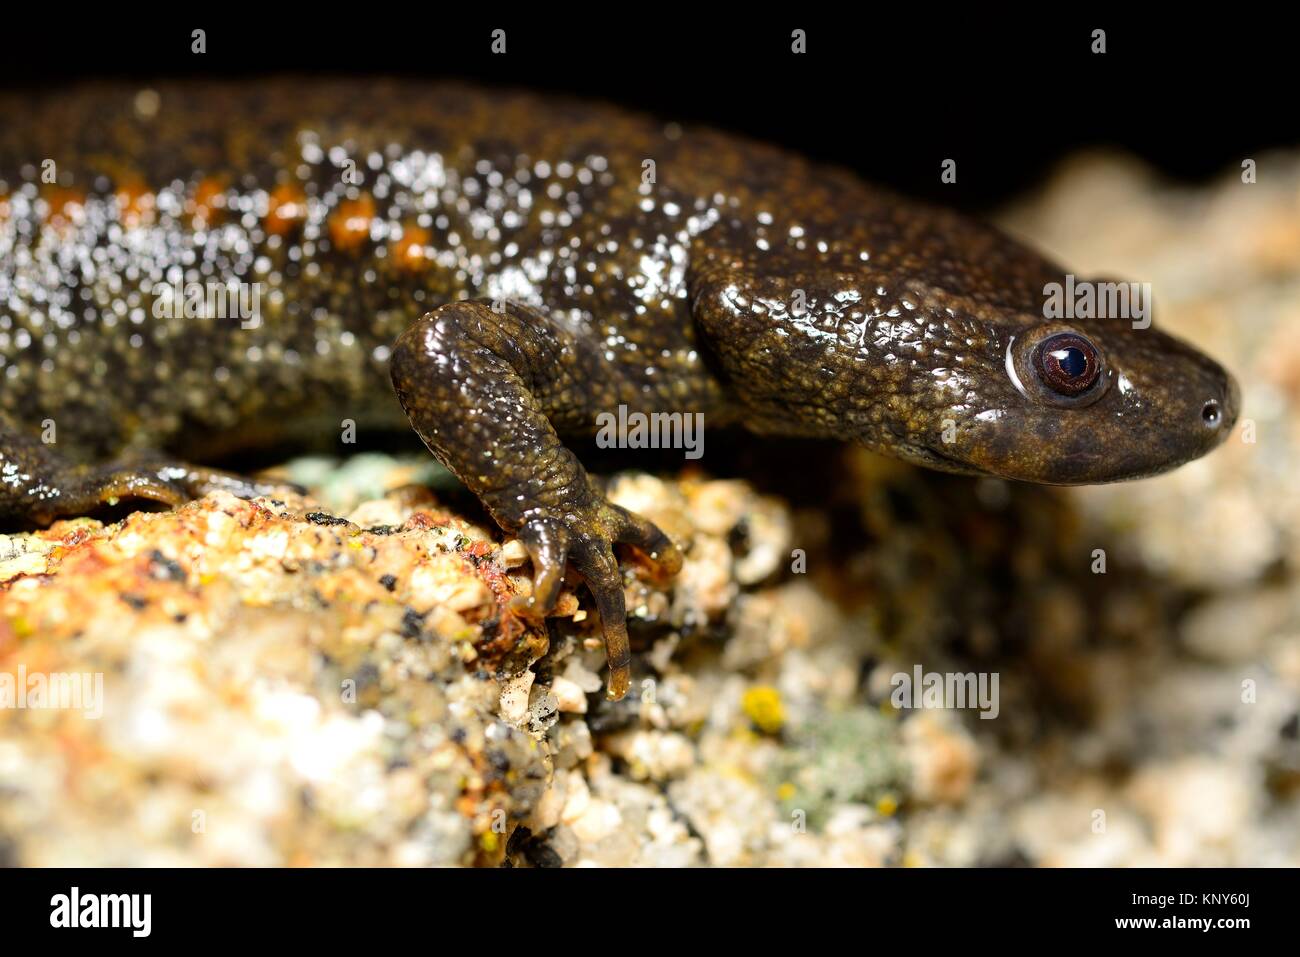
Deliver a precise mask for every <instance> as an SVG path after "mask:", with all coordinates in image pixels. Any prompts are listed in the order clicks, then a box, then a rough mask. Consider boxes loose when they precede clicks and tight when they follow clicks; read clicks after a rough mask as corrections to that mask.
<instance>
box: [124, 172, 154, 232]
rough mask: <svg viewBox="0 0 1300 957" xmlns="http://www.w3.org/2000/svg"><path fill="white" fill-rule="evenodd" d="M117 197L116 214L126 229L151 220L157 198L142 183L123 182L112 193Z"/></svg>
mask: <svg viewBox="0 0 1300 957" xmlns="http://www.w3.org/2000/svg"><path fill="white" fill-rule="evenodd" d="M114 195H115V196H116V198H117V209H118V216H119V217H120V218H121V220H122V225H124V226H126V227H127V228H128V229H130V228H132V227H135V226H140V225H143V224H145V223H151V222H153V216H154V211H155V209H156V208H157V200H156V199H155V197H154V194H153V193H152V191H150V190H149V189H146V188H145V186H144V184H143V183H140V182H138V181H132V182H129V183H123V184H122V185H121V186H119V187H118V188H117V191H116V193H115V194H114Z"/></svg>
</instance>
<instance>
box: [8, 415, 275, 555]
mask: <svg viewBox="0 0 1300 957" xmlns="http://www.w3.org/2000/svg"><path fill="white" fill-rule="evenodd" d="M284 487H285V486H283V485H275V484H271V483H266V482H258V481H256V480H254V479H246V478H242V477H240V476H238V475H232V474H230V473H228V472H221V471H218V470H217V469H210V468H205V467H203V466H197V465H190V464H188V463H185V462H180V461H177V460H175V459H172V458H169V457H167V456H164V455H161V454H158V453H146V452H139V453H135V454H131V455H127V456H124V457H122V458H119V459H116V460H114V461H111V462H104V463H95V464H87V463H78V462H74V461H72V460H70V459H67V458H65V457H64V456H63V455H61V454H59V453H58V452H57V451H56V450H55V448H54V447H53V446H51V445H46V444H45V443H43V442H41V441H39V440H38V439H36V438H33V437H32V436H30V435H27V434H26V433H24V432H21V431H19V430H18V429H16V428H14V427H13V426H12V425H8V424H6V423H5V422H0V528H4V529H8V528H13V527H19V526H40V525H48V524H49V523H50V522H52V521H54V520H55V519H56V518H71V517H74V516H79V515H87V514H89V513H90V512H92V511H94V510H95V509H96V508H98V507H100V506H102V505H109V504H113V503H114V502H117V501H119V500H122V501H148V502H158V503H159V504H162V505H169V506H173V507H174V506H178V505H182V504H184V503H185V502H188V501H189V500H190V499H195V498H199V497H201V496H203V495H205V494H206V493H208V492H211V491H215V490H217V489H222V490H224V491H227V492H230V493H232V494H234V495H238V496H239V497H241V498H253V497H254V496H257V495H269V494H273V493H274V492H275V491H276V490H277V489H282V488H284Z"/></svg>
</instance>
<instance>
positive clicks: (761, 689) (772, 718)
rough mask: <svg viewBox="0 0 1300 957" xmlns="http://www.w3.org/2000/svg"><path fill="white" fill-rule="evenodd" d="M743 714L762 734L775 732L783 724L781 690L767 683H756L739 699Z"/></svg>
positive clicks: (783, 709) (783, 712) (783, 713)
mask: <svg viewBox="0 0 1300 957" xmlns="http://www.w3.org/2000/svg"><path fill="white" fill-rule="evenodd" d="M741 707H742V708H744V709H745V714H746V715H747V716H748V717H749V720H750V721H752V722H753V723H754V726H755V727H757V728H758V729H759V730H760V731H762V732H763V733H764V734H777V733H778V732H780V730H781V728H783V727H784V726H785V708H784V707H783V706H782V704H781V692H779V691H777V690H776V689H775V688H773V687H770V686H769V685H758V686H756V687H753V688H750V689H749V690H748V691H746V692H745V696H744V698H742V699H741Z"/></svg>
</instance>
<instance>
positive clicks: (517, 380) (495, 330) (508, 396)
mask: <svg viewBox="0 0 1300 957" xmlns="http://www.w3.org/2000/svg"><path fill="white" fill-rule="evenodd" d="M390 369H391V372H392V377H393V386H394V388H395V389H396V390H397V396H398V398H399V399H400V400H401V403H402V408H403V409H405V410H406V414H407V417H408V418H410V420H411V424H412V426H413V427H414V428H415V431H416V432H417V433H419V435H420V438H421V439H423V440H424V443H425V445H427V446H428V447H429V449H430V451H432V452H433V454H434V455H436V456H437V457H438V459H439V460H440V461H441V462H442V463H443V465H445V466H446V467H447V468H448V469H449V470H450V471H451V472H452V473H453V474H455V475H456V477H457V478H459V479H460V480H461V481H462V482H464V483H465V485H466V486H467V487H468V488H469V489H470V491H472V492H473V493H474V494H475V495H477V496H478V497H479V498H480V499H482V501H483V503H484V505H486V506H487V509H488V511H489V512H491V514H492V517H493V518H495V519H496V521H497V523H498V524H500V525H501V527H502V528H504V529H506V530H507V531H510V532H516V533H518V535H519V537H520V538H521V539H522V541H523V543H524V546H525V547H526V548H527V549H528V552H529V555H530V557H531V558H532V560H533V568H534V586H533V594H532V596H531V598H527V599H520V600H518V601H516V602H515V603H514V607H515V610H516V611H520V612H522V613H524V614H534V615H539V616H540V615H545V614H546V613H547V612H549V611H550V610H551V608H552V606H553V605H554V603H555V599H556V597H557V595H558V594H559V590H560V585H561V583H562V581H563V578H564V572H565V567H566V563H567V565H569V566H571V567H572V568H574V569H575V570H576V571H577V572H578V573H579V574H581V575H582V577H583V579H584V580H585V581H586V583H587V587H588V588H589V589H590V590H591V594H592V597H593V598H594V599H595V601H596V608H597V610H598V611H599V612H600V620H601V628H602V630H603V632H604V639H605V654H606V658H607V660H608V662H609V680H608V685H607V687H608V695H609V697H610V698H612V699H618V698H621V697H623V695H624V694H625V693H626V692H627V687H628V683H629V678H630V674H631V672H630V661H631V654H630V651H629V648H628V637H627V615H626V609H625V607H624V598H623V580H622V576H621V575H620V573H619V567H618V562H617V560H616V559H615V557H614V552H613V546H614V545H616V544H620V543H624V544H629V545H632V546H634V547H636V548H638V549H640V550H642V551H644V552H645V553H646V555H647V557H648V558H650V560H651V561H653V562H655V563H656V564H658V565H659V567H660V568H661V569H663V570H664V571H665V572H668V573H672V572H675V571H676V570H677V569H679V568H680V567H681V562H682V556H681V553H680V552H679V551H678V550H677V547H676V546H675V545H674V544H673V543H672V542H671V541H670V540H669V539H668V537H667V536H666V535H664V533H663V532H661V531H660V530H659V529H658V528H656V527H655V526H654V525H653V524H652V523H650V522H648V521H646V520H645V519H643V518H640V517H638V516H635V515H632V514H630V513H629V512H627V511H625V510H624V509H621V508H619V507H617V506H615V505H611V504H610V503H609V502H607V501H606V500H605V496H604V494H603V493H602V492H601V490H600V489H598V488H597V487H596V485H595V484H594V483H593V482H592V480H591V478H590V477H589V476H588V475H587V473H586V471H585V470H584V469H583V467H582V465H581V463H579V461H578V459H577V458H576V457H575V456H574V454H573V453H572V452H571V451H569V449H568V448H566V447H565V445H564V443H563V442H562V441H561V440H560V438H559V435H558V433H557V428H559V429H560V430H561V431H565V432H566V433H573V434H582V433H587V434H592V433H594V432H595V417H596V415H597V413H599V412H602V411H608V410H611V409H614V408H617V406H618V404H619V403H620V402H627V403H629V404H630V403H632V402H638V401H639V402H644V401H645V396H644V394H643V393H640V392H638V391H637V390H636V389H634V388H631V387H630V386H629V384H628V383H627V382H626V381H624V380H622V379H621V378H620V373H619V371H618V370H617V369H616V368H613V367H612V364H611V363H609V362H608V361H607V360H606V359H605V358H604V357H603V356H602V355H601V353H600V343H598V342H597V343H592V342H587V341H584V340H582V339H581V338H579V337H578V336H575V335H573V334H572V333H571V332H569V331H568V330H567V329H564V328H561V327H560V326H558V325H557V324H555V323H552V322H551V321H550V320H549V319H548V318H546V317H545V316H543V315H541V314H539V313H537V312H534V311H533V310H530V309H527V308H525V307H523V306H520V305H517V304H514V303H509V304H507V305H506V306H505V308H504V309H503V310H502V311H500V312H496V311H494V310H493V309H492V308H491V306H490V305H489V303H488V302H486V301H479V300H474V301H466V302H454V303H448V304H447V305H444V306H441V307H439V308H438V309H436V310H434V311H433V312H431V313H429V314H428V315H426V316H424V318H422V319H420V320H418V321H417V322H416V323H415V324H414V325H412V326H411V327H410V328H409V329H407V330H406V332H404V333H403V334H402V335H401V337H400V338H399V339H398V340H397V343H396V345H395V346H394V347H393V352H392V358H391V360H390Z"/></svg>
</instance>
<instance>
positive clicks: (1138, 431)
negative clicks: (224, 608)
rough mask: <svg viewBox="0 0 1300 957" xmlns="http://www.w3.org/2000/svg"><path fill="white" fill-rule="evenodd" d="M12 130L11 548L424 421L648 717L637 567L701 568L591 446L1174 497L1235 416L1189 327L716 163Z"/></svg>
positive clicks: (478, 144) (310, 121) (1, 102)
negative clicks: (582, 450) (583, 604)
mask: <svg viewBox="0 0 1300 957" xmlns="http://www.w3.org/2000/svg"><path fill="white" fill-rule="evenodd" d="M0 116H3V117H4V118H5V120H4V123H3V125H2V126H0V522H3V523H5V524H9V525H12V524H14V523H16V522H24V521H37V522H41V521H49V520H50V519H52V518H54V517H57V516H60V515H71V514H78V513H81V512H84V511H86V510H87V509H89V508H91V507H93V506H94V505H95V504H97V503H99V502H101V501H104V500H108V499H111V498H117V497H124V496H136V497H139V498H144V499H154V500H157V501H162V502H168V503H176V502H180V501H183V500H184V499H185V498H187V497H189V496H192V495H195V494H199V493H201V492H202V491H204V490H205V489H207V488H211V487H213V486H214V485H226V486H228V487H232V488H235V489H236V490H242V491H248V492H251V491H256V486H254V485H252V484H250V483H247V482H243V481H242V480H239V479H237V478H234V477H230V476H225V475H222V474H220V473H215V472H210V471H205V470H203V469H202V468H198V467H191V466H188V465H182V464H178V462H182V461H203V460H204V459H205V458H206V459H210V458H211V457H212V456H213V455H214V454H217V453H219V452H225V451H228V450H230V449H232V448H234V447H237V446H239V445H246V444H251V443H262V444H265V443H268V442H276V441H279V440H281V439H287V438H295V437H301V436H302V435H304V434H308V433H311V432H316V433H319V432H321V431H322V430H325V431H327V432H329V433H331V434H337V433H338V430H339V429H340V428H341V427H342V423H343V420H345V419H351V420H353V421H355V422H356V423H358V425H359V426H360V427H362V428H365V427H366V425H368V424H376V425H385V426H390V425H393V424H396V423H399V422H404V421H406V420H407V418H408V417H409V421H410V423H411V424H412V425H413V426H414V427H415V429H416V431H417V432H418V433H419V434H420V436H421V438H423V440H424V441H425V443H426V444H427V445H428V446H429V448H430V449H432V450H433V451H434V453H435V454H436V455H437V456H438V457H439V458H440V459H441V460H442V461H443V463H444V464H446V465H447V466H448V468H450V469H451V471H453V472H454V473H455V474H456V475H457V476H459V477H460V478H461V480H462V481H464V482H465V484H466V485H467V486H468V487H469V488H470V489H471V490H473V491H474V492H475V493H476V494H478V495H479V496H480V498H482V500H483V501H484V503H485V504H486V505H487V507H488V508H489V510H490V511H491V512H492V514H493V515H494V517H495V518H496V519H497V520H498V521H499V522H500V524H501V525H502V526H503V527H504V528H506V529H507V530H510V531H512V532H516V533H518V534H519V535H520V537H521V538H522V539H523V541H524V543H525V544H526V545H527V546H528V548H529V550H530V553H531V554H532V556H533V560H534V566H535V574H536V587H535V589H534V595H533V598H532V599H531V600H530V601H529V602H525V603H524V606H525V610H532V611H535V612H537V613H545V612H546V611H547V610H548V609H549V607H550V604H551V603H552V602H553V601H554V599H555V596H556V594H557V592H558V588H559V584H560V580H561V577H562V575H563V573H564V569H565V566H566V562H567V563H568V564H569V565H571V566H572V567H574V568H575V569H576V570H577V571H578V572H580V573H581V574H582V575H583V576H584V578H585V579H586V581H587V583H588V585H589V587H590V588H591V590H592V593H593V595H594V596H595V598H596V600H597V605H598V607H599V609H600V612H601V615H602V623H603V627H604V629H605V636H606V642H607V646H608V650H609V656H610V664H611V677H610V688H611V692H612V693H613V694H615V695H618V694H621V693H622V690H623V688H625V686H626V682H627V641H626V631H625V627H624V609H623V596H622V589H621V581H620V577H619V573H618V566H617V563H616V560H615V558H614V555H613V553H612V550H611V546H612V545H613V544H615V543H620V542H621V543H629V544H632V545H634V546H636V547H638V548H640V549H641V550H643V551H645V552H646V553H647V554H649V555H650V556H651V557H652V558H655V559H656V560H658V561H659V562H660V563H661V564H663V565H664V566H666V567H667V568H668V569H669V570H670V571H671V570H672V569H674V568H675V566H676V565H677V564H678V563H679V561H680V557H679V555H678V553H677V551H676V549H675V548H674V546H673V545H672V544H671V543H670V542H669V541H668V540H667V539H666V538H665V537H664V536H663V535H662V533H660V532H659V530H658V529H656V528H655V527H654V526H653V525H652V524H650V523H649V522H647V521H645V520H643V519H641V518H639V517H637V516H635V515H631V514H628V513H626V512H624V511H623V510H621V509H618V508H616V507H614V506H611V505H609V504H608V503H607V502H606V501H605V500H604V497H603V495H602V494H601V493H600V491H599V490H598V488H597V487H596V486H595V485H594V484H593V483H592V482H591V481H590V480H589V478H588V476H587V474H586V473H585V471H584V470H583V469H582V466H581V465H580V464H579V463H578V461H577V459H576V458H575V457H574V456H573V454H572V453H571V452H570V451H569V450H568V449H567V448H566V447H565V445H564V444H563V441H562V438H561V437H563V436H588V435H591V434H594V432H595V431H596V417H597V415H598V414H600V413H602V412H614V411H615V410H616V409H617V408H618V407H619V406H620V405H626V406H627V407H628V408H629V409H631V410H634V411H643V412H702V413H704V415H705V421H706V423H707V424H708V425H720V424H725V423H732V422H742V423H744V424H745V425H746V426H747V427H749V428H752V429H754V430H756V431H759V432H766V433H781V434H798V435H817V436H834V437H841V438H845V439H849V440H854V441H859V442H862V443H864V444H866V445H868V446H870V447H872V448H875V449H877V450H879V451H882V452H885V453H887V454H893V455H896V456H898V457H901V458H904V459H907V460H909V461H914V462H919V463H921V464H925V465H930V466H933V467H938V468H944V469H949V470H953V471H960V472H969V473H975V474H992V475H1000V476H1004V477H1008V478H1013V479H1025V480H1030V481H1040V482H1054V483H1077V482H1103V481H1111V480H1116V479H1123V478H1131V477H1137V476H1142V475H1148V474H1152V473H1155V472H1159V471H1162V470H1164V469H1167V468H1171V467H1173V466H1175V465H1177V464H1179V463H1181V462H1184V461H1187V460H1188V459H1191V458H1193V457H1196V456H1198V455H1200V454H1202V453H1204V452H1205V451H1207V450H1208V449H1210V448H1212V447H1213V446H1214V445H1215V444H1217V442H1218V441H1220V440H1221V439H1222V437H1223V436H1224V435H1226V434H1227V432H1228V430H1229V428H1230V426H1231V424H1232V422H1233V421H1234V419H1235V416H1236V405H1237V399H1236V392H1235V387H1234V386H1233V385H1232V382H1231V380H1230V378H1229V377H1228V376H1227V374H1226V373H1225V372H1224V371H1223V370H1222V369H1221V368H1220V367H1219V366H1218V365H1216V364H1215V363H1214V362H1212V361H1211V360H1209V359H1208V358H1206V357H1204V356H1202V355H1200V354H1199V353H1197V352H1196V351H1194V350H1193V349H1191V348H1189V347H1188V346H1185V345H1183V344H1182V343H1180V342H1178V341H1176V340H1174V339H1172V338H1170V337H1168V336H1166V335H1164V334H1163V333H1161V332H1158V331H1156V330H1155V329H1135V328H1134V327H1133V325H1132V323H1130V322H1129V321H1127V320H1124V319H1103V320H1096V319H1093V320H1079V321H1075V322H1068V323H1065V322H1059V321H1045V320H1044V319H1043V315H1044V286H1045V285H1046V284H1048V283H1052V282H1059V281H1060V280H1061V277H1062V270H1061V269H1060V268H1058V267H1056V266H1055V265H1053V264H1052V263H1050V262H1048V261H1047V260H1045V259H1043V258H1041V257H1040V256H1038V255H1037V254H1035V253H1033V252H1032V251H1030V250H1028V249H1025V248H1024V247H1022V246H1019V245H1017V244H1015V243H1013V242H1011V241H1010V240H1008V239H1006V238H1004V237H1003V236H1001V235H1000V234H998V233H997V232H995V231H993V230H991V229H989V228H987V227H983V226H980V225H977V224H974V223H971V222H969V221H967V220H964V219H962V218H960V217H958V216H956V215H953V214H950V213H946V212H943V211H939V210H934V209H931V208H927V207H923V206H917V205H913V204H909V203H906V202H904V201H902V200H900V199H897V198H896V197H894V196H892V195H890V194H888V193H884V192H881V191H879V190H876V189H874V188H872V187H869V186H867V185H865V184H863V183H861V182H860V181H858V180H857V179H855V178H854V177H852V176H851V175H849V174H847V173H845V172H842V171H839V170H834V169H827V168H822V167H817V166H814V165H811V164H809V163H807V162H805V161H803V160H801V159H799V158H798V157H796V156H792V155H790V154H788V153H785V152H781V151H778V150H775V149H772V148H768V147H764V146H760V145H757V144H753V143H749V142H746V141H742V140H738V139H735V138H731V137H727V136H724V135H721V134H717V133H712V132H708V131H686V132H683V131H681V130H679V129H677V128H675V127H671V126H670V127H665V126H663V125H661V124H657V123H654V122H652V121H650V120H648V119H645V118H642V117H638V116H633V115H628V114H624V113H621V112H619V111H616V110H613V109H610V108H605V107H597V106H589V105H584V104H575V103H572V102H568V101H562V100H547V99H538V98H533V97H528V96H522V95H512V94H492V93H485V92H482V91H476V90H472V89H468V88H464V87H442V86H433V87H431V86H428V85H420V84H377V83H376V84H357V83H337V84H330V83H320V82H315V81H313V82H285V81H277V82H272V83H267V84H262V85H259V86H212V85H203V86H183V85H182V86H173V87H160V88H158V89H156V90H140V89H127V88H95V89H87V90H82V91H74V92H68V93H62V94H52V95H48V96H47V95H42V96H36V97H22V98H19V97H4V98H0ZM232 284H233V285H232ZM165 286H166V287H170V288H171V289H172V290H175V291H177V292H179V294H180V296H181V297H182V298H183V299H184V300H185V302H180V301H177V300H176V295H175V294H174V293H172V292H166V293H165V292H162V291H161V290H162V289H163V288H164V287H165ZM218 286H220V287H223V288H225V289H226V290H227V292H228V295H227V296H226V297H225V298H226V301H225V302H224V303H222V302H220V301H219V299H217V297H216V296H215V291H216V287H218ZM196 290H197V293H196ZM191 299H192V300H193V301H192V302H191ZM200 300H203V301H204V304H203V305H199V302H200ZM187 303H188V304H189V305H190V308H189V309H188V310H187V309H186V308H185V307H186V304H187ZM237 306H239V307H243V308H236V307H237ZM421 316H423V318H421ZM390 377H391V383H392V384H391V385H390V384H389V383H390ZM393 386H395V387H396V392H397V396H398V399H396V400H395V399H394V396H393ZM399 400H400V404H399ZM403 412H405V415H403ZM51 425H52V426H53V428H52V429H51ZM51 439H53V441H50V440H51ZM164 453H166V454H168V455H175V456H177V458H176V459H175V460H173V459H171V458H166V457H164Z"/></svg>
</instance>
